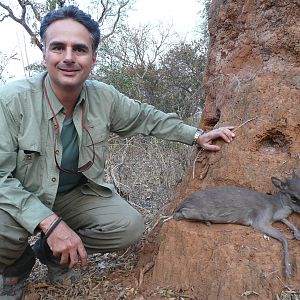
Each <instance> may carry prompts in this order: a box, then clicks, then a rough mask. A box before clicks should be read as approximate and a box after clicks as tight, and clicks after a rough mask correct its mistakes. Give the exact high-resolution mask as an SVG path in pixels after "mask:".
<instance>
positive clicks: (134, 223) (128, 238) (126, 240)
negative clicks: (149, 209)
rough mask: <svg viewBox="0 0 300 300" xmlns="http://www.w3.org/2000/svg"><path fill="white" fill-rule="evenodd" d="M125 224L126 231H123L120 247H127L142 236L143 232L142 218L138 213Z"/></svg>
mask: <svg viewBox="0 0 300 300" xmlns="http://www.w3.org/2000/svg"><path fill="white" fill-rule="evenodd" d="M127 224H128V225H127V228H126V232H124V236H123V238H122V239H121V241H120V243H121V245H120V248H127V247H128V246H130V245H132V244H134V243H136V242H137V241H138V240H139V239H140V238H141V237H142V235H143V232H144V228H145V225H144V219H143V217H142V215H141V214H139V213H137V214H136V215H135V216H134V217H131V218H130V219H128V220H127ZM122 244H123V245H122Z"/></svg>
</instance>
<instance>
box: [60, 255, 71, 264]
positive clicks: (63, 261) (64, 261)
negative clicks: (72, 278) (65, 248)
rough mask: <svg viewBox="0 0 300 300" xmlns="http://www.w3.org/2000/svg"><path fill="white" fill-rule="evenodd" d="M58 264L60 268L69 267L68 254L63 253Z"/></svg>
mask: <svg viewBox="0 0 300 300" xmlns="http://www.w3.org/2000/svg"><path fill="white" fill-rule="evenodd" d="M60 264H61V265H62V266H67V265H69V253H68V252H63V253H62V254H61V257H60Z"/></svg>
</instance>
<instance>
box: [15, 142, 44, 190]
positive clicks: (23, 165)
mask: <svg viewBox="0 0 300 300" xmlns="http://www.w3.org/2000/svg"><path fill="white" fill-rule="evenodd" d="M22 148H24V149H20V148H19V151H18V154H17V165H16V169H15V174H14V175H15V177H16V178H17V179H18V180H19V181H20V182H21V184H22V185H23V187H24V188H25V189H27V190H28V191H30V192H37V191H38V190H39V189H40V188H41V186H42V178H43V172H44V169H45V163H44V158H45V156H44V155H43V154H42V151H41V149H39V148H38V147H30V146H29V147H26V145H24V146H23V147H22Z"/></svg>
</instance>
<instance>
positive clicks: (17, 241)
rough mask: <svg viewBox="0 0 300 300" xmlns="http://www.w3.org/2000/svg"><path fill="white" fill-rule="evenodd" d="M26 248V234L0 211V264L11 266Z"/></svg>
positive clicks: (5, 213) (7, 215)
mask: <svg viewBox="0 0 300 300" xmlns="http://www.w3.org/2000/svg"><path fill="white" fill-rule="evenodd" d="M27 246H28V232H27V231H26V230H25V229H24V228H23V227H21V226H20V225H19V224H18V223H17V222H16V221H15V220H14V219H13V218H12V217H11V216H10V215H9V214H8V213H7V212H5V211H3V210H1V209H0V264H1V265H12V264H13V263H14V262H15V261H16V260H17V259H18V258H19V257H20V256H21V255H22V254H23V253H24V251H25V249H26V247H27Z"/></svg>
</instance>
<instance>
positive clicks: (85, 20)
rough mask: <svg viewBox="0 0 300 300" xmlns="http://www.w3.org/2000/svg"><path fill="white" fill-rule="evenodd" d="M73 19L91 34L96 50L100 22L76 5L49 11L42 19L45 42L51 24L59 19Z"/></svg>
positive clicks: (41, 33)
mask: <svg viewBox="0 0 300 300" xmlns="http://www.w3.org/2000/svg"><path fill="white" fill-rule="evenodd" d="M64 19H73V20H74V21H77V22H78V23H80V24H82V25H83V26H84V27H85V28H86V29H87V30H88V31H89V32H90V34H91V38H92V49H93V52H96V50H97V48H98V45H99V42H100V29H99V24H98V23H97V22H96V21H94V20H93V19H92V17H91V16H90V15H89V14H87V13H85V12H83V11H82V10H80V9H79V8H78V7H76V6H74V5H70V6H64V7H61V8H59V9H56V10H51V11H49V12H48V13H47V14H46V15H45V16H44V17H43V19H42V23H41V27H40V36H41V39H42V42H43V43H44V44H45V38H46V36H45V35H46V31H47V28H48V26H49V25H51V24H52V23H53V22H55V21H58V20H64Z"/></svg>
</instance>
